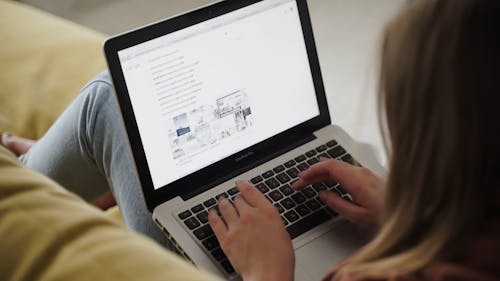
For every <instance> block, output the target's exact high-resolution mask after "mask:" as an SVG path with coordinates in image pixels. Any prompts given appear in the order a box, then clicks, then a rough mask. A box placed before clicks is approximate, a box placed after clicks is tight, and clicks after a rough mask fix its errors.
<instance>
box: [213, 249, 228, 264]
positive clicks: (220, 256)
mask: <svg viewBox="0 0 500 281" xmlns="http://www.w3.org/2000/svg"><path fill="white" fill-rule="evenodd" d="M212 256H213V257H214V258H215V259H216V260H217V261H221V260H223V259H224V258H226V255H225V254H224V252H223V251H222V249H221V248H217V249H215V250H213V251H212Z"/></svg>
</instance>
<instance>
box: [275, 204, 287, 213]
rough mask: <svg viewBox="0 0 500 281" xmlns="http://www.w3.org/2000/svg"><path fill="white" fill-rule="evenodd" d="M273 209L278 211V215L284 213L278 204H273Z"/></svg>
mask: <svg viewBox="0 0 500 281" xmlns="http://www.w3.org/2000/svg"><path fill="white" fill-rule="evenodd" d="M274 207H275V208H276V210H278V213H280V214H281V213H283V212H284V211H285V208H283V206H281V204H280V203H276V204H274Z"/></svg>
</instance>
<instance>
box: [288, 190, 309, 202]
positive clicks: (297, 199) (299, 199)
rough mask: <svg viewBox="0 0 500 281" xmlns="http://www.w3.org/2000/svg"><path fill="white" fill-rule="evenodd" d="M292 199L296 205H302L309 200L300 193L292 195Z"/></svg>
mask: <svg viewBox="0 0 500 281" xmlns="http://www.w3.org/2000/svg"><path fill="white" fill-rule="evenodd" d="M291 197H292V199H293V201H295V203H297V204H302V203H304V202H305V201H306V200H307V199H306V197H304V195H302V194H300V193H296V194H294V195H292V196H291Z"/></svg>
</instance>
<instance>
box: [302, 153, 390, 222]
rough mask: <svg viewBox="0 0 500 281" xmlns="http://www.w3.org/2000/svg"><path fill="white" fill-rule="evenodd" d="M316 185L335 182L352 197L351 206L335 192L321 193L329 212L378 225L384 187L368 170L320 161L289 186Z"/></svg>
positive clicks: (333, 161)
mask: <svg viewBox="0 0 500 281" xmlns="http://www.w3.org/2000/svg"><path fill="white" fill-rule="evenodd" d="M319 182H338V183H339V184H340V185H341V186H342V187H343V188H344V190H345V191H347V192H348V193H349V194H351V196H352V199H353V202H354V203H353V202H350V201H348V200H345V199H342V197H341V196H340V195H339V194H338V193H336V192H332V191H321V192H320V193H319V197H320V199H321V200H322V201H323V202H325V204H327V205H328V206H329V207H330V208H331V209H333V210H335V211H337V212H338V213H340V214H342V215H343V216H345V217H346V218H347V219H349V220H350V221H352V222H354V223H357V224H361V225H366V226H370V227H378V226H379V223H380V215H381V211H382V207H383V204H384V202H383V201H384V196H385V195H384V193H385V188H384V183H383V181H382V180H381V179H380V178H378V177H377V176H376V175H375V174H373V173H372V172H371V171H370V170H368V169H367V168H361V167H357V166H353V165H350V164H347V163H345V162H342V161H338V160H334V159H327V158H322V159H321V161H320V162H319V163H316V164H315V165H313V166H311V167H310V168H309V169H307V170H306V171H304V172H302V173H301V174H300V175H299V180H298V181H297V182H295V183H294V184H293V187H294V188H295V189H302V188H304V187H306V186H307V185H309V184H314V183H319Z"/></svg>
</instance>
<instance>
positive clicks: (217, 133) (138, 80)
mask: <svg viewBox="0 0 500 281" xmlns="http://www.w3.org/2000/svg"><path fill="white" fill-rule="evenodd" d="M118 57H119V60H120V63H121V66H122V71H123V74H124V78H125V82H126V85H127V88H128V92H129V96H130V101H131V104H132V108H133V111H134V115H135V118H136V122H137V125H138V129H139V134H140V138H141V141H142V143H143V147H144V152H145V156H146V159H147V162H148V166H149V169H150V174H151V178H152V181H153V185H154V188H155V189H159V188H161V187H163V186H165V185H168V184H169V183H172V182H174V181H176V180H178V179H181V178H183V177H185V176H187V175H189V174H191V173H193V172H196V171H198V170H200V169H203V168H204V167H207V166H209V165H211V164H213V163H215V162H218V161H220V160H222V159H225V158H226V157H228V156H231V155H233V154H235V153H237V152H239V151H242V150H244V149H246V148H248V147H250V146H252V145H254V144H257V143H259V142H262V141H264V140H266V139H268V138H270V137H273V136H275V135H277V134H279V133H281V132H283V131H286V130H288V129H290V128H292V127H294V126H296V125H298V124H301V123H303V122H305V121H307V120H310V119H312V118H314V117H316V116H318V115H319V114H320V110H319V108H318V102H317V99H316V92H315V87H314V83H313V77H312V74H311V69H310V65H309V60H308V54H307V50H306V45H305V42H304V37H303V33H302V27H301V22H300V18H299V12H298V7H297V4H296V1H294V0H268V1H262V2H258V3H256V4H253V5H250V6H246V7H244V8H242V9H239V10H236V11H233V12H231V13H228V14H224V15H222V16H219V17H215V18H212V19H210V20H207V21H205V22H202V23H199V24H196V25H193V26H190V27H188V28H185V29H182V30H179V31H176V32H173V33H170V34H167V35H165V36H162V37H159V38H156V39H153V40H150V41H147V42H144V43H141V44H139V45H136V46H133V47H130V48H127V49H124V50H121V51H119V52H118Z"/></svg>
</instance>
